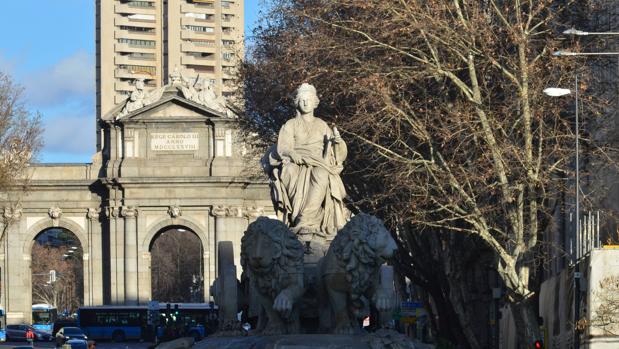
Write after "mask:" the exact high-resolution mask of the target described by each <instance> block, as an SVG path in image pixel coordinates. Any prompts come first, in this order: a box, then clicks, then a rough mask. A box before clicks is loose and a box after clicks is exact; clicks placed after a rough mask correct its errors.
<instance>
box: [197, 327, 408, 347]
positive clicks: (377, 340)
mask: <svg viewBox="0 0 619 349" xmlns="http://www.w3.org/2000/svg"><path fill="white" fill-rule="evenodd" d="M192 349H415V346H414V345H413V343H412V341H410V340H409V339H408V338H406V337H405V336H403V335H402V334H399V333H397V332H395V331H389V330H379V331H377V332H374V333H368V334H360V335H333V334H295V335H281V336H251V335H250V336H245V337H214V338H206V339H204V340H202V341H200V342H196V343H195V344H194V345H193V347H192Z"/></svg>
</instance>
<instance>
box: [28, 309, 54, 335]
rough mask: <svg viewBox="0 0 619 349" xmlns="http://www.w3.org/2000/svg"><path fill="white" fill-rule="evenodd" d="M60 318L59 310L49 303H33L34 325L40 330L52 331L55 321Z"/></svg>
mask: <svg viewBox="0 0 619 349" xmlns="http://www.w3.org/2000/svg"><path fill="white" fill-rule="evenodd" d="M57 319H58V310H57V309H56V307H54V306H53V305H49V304H34V305H32V327H34V328H35V329H37V330H39V331H44V332H48V333H52V331H53V330H54V322H56V320H57Z"/></svg>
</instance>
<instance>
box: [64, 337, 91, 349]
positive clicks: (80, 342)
mask: <svg viewBox="0 0 619 349" xmlns="http://www.w3.org/2000/svg"><path fill="white" fill-rule="evenodd" d="M65 344H69V345H70V346H71V349H88V342H87V341H86V340H85V339H69V340H68V341H66V342H65Z"/></svg>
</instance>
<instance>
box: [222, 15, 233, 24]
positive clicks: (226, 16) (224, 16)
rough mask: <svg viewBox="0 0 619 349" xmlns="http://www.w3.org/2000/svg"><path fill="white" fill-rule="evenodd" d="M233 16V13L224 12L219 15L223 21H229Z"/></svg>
mask: <svg viewBox="0 0 619 349" xmlns="http://www.w3.org/2000/svg"><path fill="white" fill-rule="evenodd" d="M233 18H234V15H231V14H228V13H224V14H222V15H221V19H222V20H223V21H224V22H230V21H231V20H232V19H233Z"/></svg>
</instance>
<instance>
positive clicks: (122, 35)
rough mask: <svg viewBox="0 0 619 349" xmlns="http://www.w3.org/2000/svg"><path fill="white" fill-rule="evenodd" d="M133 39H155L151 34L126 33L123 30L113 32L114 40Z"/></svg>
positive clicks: (126, 31)
mask: <svg viewBox="0 0 619 349" xmlns="http://www.w3.org/2000/svg"><path fill="white" fill-rule="evenodd" d="M121 38H122V39H135V40H148V41H155V39H156V38H157V37H156V36H155V35H153V34H152V33H142V32H135V31H128V30H123V29H116V30H114V39H121Z"/></svg>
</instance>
